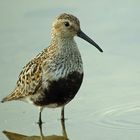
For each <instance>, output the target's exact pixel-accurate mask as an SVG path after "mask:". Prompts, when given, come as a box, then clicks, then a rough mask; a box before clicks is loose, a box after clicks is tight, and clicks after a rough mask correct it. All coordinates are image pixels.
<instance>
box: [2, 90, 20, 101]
mask: <svg viewBox="0 0 140 140" xmlns="http://www.w3.org/2000/svg"><path fill="white" fill-rule="evenodd" d="M17 93H18V91H17V90H14V91H13V92H12V93H11V94H9V95H8V96H6V97H4V98H3V99H2V100H1V103H4V102H7V101H12V100H17V99H18V96H17Z"/></svg>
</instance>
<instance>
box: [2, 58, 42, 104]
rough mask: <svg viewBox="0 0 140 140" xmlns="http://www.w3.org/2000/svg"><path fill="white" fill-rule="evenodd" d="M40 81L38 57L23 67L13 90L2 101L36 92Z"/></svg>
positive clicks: (40, 71)
mask: <svg viewBox="0 0 140 140" xmlns="http://www.w3.org/2000/svg"><path fill="white" fill-rule="evenodd" d="M41 83H42V65H41V61H40V59H39V58H34V59H32V60H31V61H30V62H29V63H28V64H27V65H25V66H24V67H23V70H22V71H21V73H20V75H19V79H18V81H17V86H16V88H15V90H14V91H13V92H12V93H11V94H10V95H8V96H7V97H5V98H4V99H3V102H5V101H10V100H17V99H20V98H24V97H26V96H29V95H33V94H35V93H36V91H37V89H38V88H39V87H40V85H41Z"/></svg>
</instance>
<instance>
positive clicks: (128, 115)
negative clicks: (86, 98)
mask: <svg viewBox="0 0 140 140" xmlns="http://www.w3.org/2000/svg"><path fill="white" fill-rule="evenodd" d="M92 118H93V119H94V123H95V124H96V125H99V126H102V127H108V128H112V129H127V130H140V103H139V104H138V103H137V104H136V103H133V104H132V103H131V104H124V105H118V106H114V107H110V108H106V109H104V110H101V111H97V112H95V113H94V114H92Z"/></svg>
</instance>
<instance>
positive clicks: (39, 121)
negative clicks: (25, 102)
mask: <svg viewBox="0 0 140 140" xmlns="http://www.w3.org/2000/svg"><path fill="white" fill-rule="evenodd" d="M42 110H43V108H42V107H40V108H39V120H38V124H39V126H42V123H43V122H42V119H41V113H42Z"/></svg>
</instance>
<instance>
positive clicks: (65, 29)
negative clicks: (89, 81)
mask: <svg viewBox="0 0 140 140" xmlns="http://www.w3.org/2000/svg"><path fill="white" fill-rule="evenodd" d="M51 35H52V39H51V43H50V45H49V47H48V48H46V49H44V50H43V51H42V52H41V53H39V54H38V55H37V56H36V57H35V58H33V59H32V60H31V61H30V62H29V63H27V65H25V66H24V67H23V70H22V71H21V73H20V75H19V78H18V81H17V84H16V87H15V89H14V90H13V92H12V93H11V94H10V95H8V96H6V97H5V98H4V99H3V100H2V102H6V101H11V100H21V101H25V102H28V103H32V104H34V105H36V106H38V107H39V108H40V113H39V124H42V120H41V112H42V110H43V108H44V107H49V108H56V107H62V110H61V119H64V106H65V105H66V104H67V103H69V102H70V101H71V100H72V99H73V98H74V96H75V95H76V93H77V92H78V90H79V88H80V86H81V83H82V80H83V63H82V59H81V55H80V52H79V50H78V47H77V44H76V42H75V40H74V37H75V36H78V37H80V38H82V39H84V40H86V41H87V42H89V43H90V44H92V45H93V46H95V47H96V48H97V49H98V50H99V51H100V52H103V51H102V49H101V48H100V47H99V46H98V45H97V44H96V43H95V42H94V41H93V40H92V39H91V38H89V37H88V36H87V35H86V34H85V33H84V32H82V30H81V28H80V22H79V20H78V18H76V17H75V16H73V15H71V14H66V13H63V14H61V15H59V16H58V17H57V18H56V19H55V20H54V22H53V25H52V34H51Z"/></svg>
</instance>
